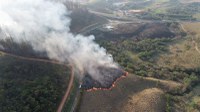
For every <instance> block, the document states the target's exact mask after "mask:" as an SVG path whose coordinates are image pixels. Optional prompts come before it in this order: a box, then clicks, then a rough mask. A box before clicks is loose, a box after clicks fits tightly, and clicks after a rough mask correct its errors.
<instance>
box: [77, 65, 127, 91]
mask: <svg viewBox="0 0 200 112" xmlns="http://www.w3.org/2000/svg"><path fill="white" fill-rule="evenodd" d="M98 70H99V73H100V74H99V75H101V79H98V80H95V79H94V78H93V77H92V76H94V75H91V74H88V73H87V74H86V75H85V77H84V78H83V80H82V85H81V88H82V89H85V90H89V89H92V88H97V89H109V88H111V87H112V85H113V83H115V82H116V81H117V79H119V78H120V77H122V76H124V75H126V72H124V71H123V70H121V69H119V68H109V67H108V68H107V67H99V68H98Z"/></svg>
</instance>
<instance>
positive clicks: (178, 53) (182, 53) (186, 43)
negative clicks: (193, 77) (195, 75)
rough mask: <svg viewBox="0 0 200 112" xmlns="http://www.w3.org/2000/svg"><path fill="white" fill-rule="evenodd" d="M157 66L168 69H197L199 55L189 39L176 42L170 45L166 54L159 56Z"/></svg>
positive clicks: (199, 63) (199, 60)
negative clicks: (177, 67) (180, 67)
mask: <svg viewBox="0 0 200 112" xmlns="http://www.w3.org/2000/svg"><path fill="white" fill-rule="evenodd" d="M157 64H158V65H160V66H167V67H169V68H173V67H175V66H183V67H185V68H197V67H199V66H200V54H199V53H198V52H197V51H196V49H195V47H194V44H193V42H192V39H191V38H188V39H182V40H177V42H176V44H172V45H170V47H169V52H168V53H166V54H161V55H160V58H159V59H158V61H157Z"/></svg>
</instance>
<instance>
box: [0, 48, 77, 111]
mask: <svg viewBox="0 0 200 112" xmlns="http://www.w3.org/2000/svg"><path fill="white" fill-rule="evenodd" d="M0 53H1V54H3V55H7V56H11V57H14V58H18V59H22V60H28V61H38V62H45V63H52V64H57V65H63V66H66V67H68V66H70V69H71V76H70V81H69V84H68V87H67V90H66V92H65V95H64V97H63V98H62V101H61V103H60V105H59V107H58V110H57V112H61V111H62V109H63V107H64V104H65V102H66V100H67V98H68V96H69V93H70V91H71V88H72V85H73V82H74V68H73V66H72V65H70V64H64V63H60V62H58V61H54V60H46V59H37V58H29V57H23V56H19V55H15V54H11V53H6V52H4V51H0Z"/></svg>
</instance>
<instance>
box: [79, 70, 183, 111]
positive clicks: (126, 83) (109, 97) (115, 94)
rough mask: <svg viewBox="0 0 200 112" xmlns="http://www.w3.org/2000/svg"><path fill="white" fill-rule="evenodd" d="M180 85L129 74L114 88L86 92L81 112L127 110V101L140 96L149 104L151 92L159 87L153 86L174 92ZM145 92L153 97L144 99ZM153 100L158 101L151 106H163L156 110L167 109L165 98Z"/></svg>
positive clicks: (140, 106) (140, 107)
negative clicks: (125, 108)
mask: <svg viewBox="0 0 200 112" xmlns="http://www.w3.org/2000/svg"><path fill="white" fill-rule="evenodd" d="M180 87H181V84H179V83H176V82H171V81H164V80H158V79H154V78H142V77H138V76H136V75H133V74H129V75H128V77H127V78H124V79H121V80H120V81H119V82H117V85H116V87H115V88H113V89H112V90H108V91H93V92H84V94H83V100H82V102H81V107H80V110H79V112H94V111H95V112H110V111H112V112H126V111H125V110H123V109H124V107H127V106H128V107H130V106H129V104H127V103H128V102H129V101H130V100H132V98H138V99H140V100H141V101H142V100H145V101H146V103H147V104H150V102H151V101H152V100H151V99H152V97H153V96H152V94H151V93H152V92H153V93H154V92H155V93H157V89H152V88H160V89H161V91H162V92H173V91H174V90H176V89H177V88H180ZM149 90H150V92H148V91H149ZM144 94H145V96H152V97H145V98H146V99H142V98H143V97H141V96H143V95H144ZM138 95H139V96H138ZM160 100H161V102H160ZM153 102H156V103H155V104H156V105H154V104H153V103H152V105H151V106H153V107H154V106H156V107H162V108H158V110H157V111H155V112H161V111H165V106H166V105H165V99H164V98H161V99H154V100H153ZM158 102H159V103H158ZM135 106H136V107H134V108H137V109H142V107H143V103H142V102H138V103H137V105H135ZM130 108H132V107H130ZM154 109H155V108H154ZM97 110H98V111H97Z"/></svg>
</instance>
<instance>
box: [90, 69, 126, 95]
mask: <svg viewBox="0 0 200 112" xmlns="http://www.w3.org/2000/svg"><path fill="white" fill-rule="evenodd" d="M127 75H128V72H125V73H124V75H122V76H121V77H119V78H117V79H116V81H115V82H113V84H112V86H111V87H110V88H95V87H93V88H92V89H88V90H86V91H87V92H91V91H97V90H111V89H112V88H114V87H115V85H116V83H117V81H119V80H120V79H122V78H125V77H127Z"/></svg>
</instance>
